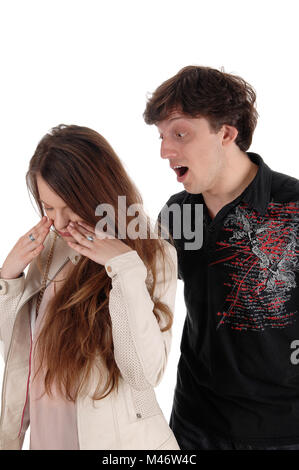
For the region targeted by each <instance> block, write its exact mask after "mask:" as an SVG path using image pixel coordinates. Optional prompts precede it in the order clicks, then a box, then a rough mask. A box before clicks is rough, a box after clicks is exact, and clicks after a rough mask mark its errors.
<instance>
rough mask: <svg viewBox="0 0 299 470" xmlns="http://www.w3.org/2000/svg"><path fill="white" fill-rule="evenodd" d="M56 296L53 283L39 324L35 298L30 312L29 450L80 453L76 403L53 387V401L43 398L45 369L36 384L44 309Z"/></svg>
mask: <svg viewBox="0 0 299 470" xmlns="http://www.w3.org/2000/svg"><path fill="white" fill-rule="evenodd" d="M71 265H72V263H71V262H70V261H69V262H68V263H66V265H65V266H64V267H63V269H62V270H61V271H60V272H59V273H58V275H57V276H56V278H55V280H59V279H63V277H64V276H65V274H66V273H67V271H68V269H69V268H70V267H71ZM60 285H61V283H58V285H57V288H58V286H59V288H60ZM53 295H54V282H51V283H50V284H49V285H48V286H47V288H46V290H45V292H44V295H43V298H42V301H41V304H40V308H39V313H38V317H37V319H36V321H35V315H36V313H35V305H36V298H37V297H36V296H35V297H34V300H33V302H32V308H31V324H32V325H33V326H34V330H33V344H32V359H31V374H30V389H29V390H30V391H29V400H30V401H29V411H30V450H79V442H78V432H77V420H76V405H75V403H74V402H71V401H68V400H66V399H64V398H63V397H62V396H61V395H60V394H59V393H58V392H57V391H56V388H55V385H54V384H53V386H52V388H51V390H52V393H53V397H50V396H49V395H47V394H46V393H45V394H44V395H43V393H44V391H45V389H44V375H43V370H42V369H41V370H40V371H39V373H38V375H37V376H36V377H35V379H34V380H33V377H34V376H35V372H36V370H37V369H36V364H35V360H34V357H33V352H34V346H35V340H36V338H37V334H38V333H39V331H40V330H41V327H42V325H43V318H44V313H45V307H46V305H47V302H48V301H49V300H50V298H51V297H52V296H53ZM34 324H35V325H34Z"/></svg>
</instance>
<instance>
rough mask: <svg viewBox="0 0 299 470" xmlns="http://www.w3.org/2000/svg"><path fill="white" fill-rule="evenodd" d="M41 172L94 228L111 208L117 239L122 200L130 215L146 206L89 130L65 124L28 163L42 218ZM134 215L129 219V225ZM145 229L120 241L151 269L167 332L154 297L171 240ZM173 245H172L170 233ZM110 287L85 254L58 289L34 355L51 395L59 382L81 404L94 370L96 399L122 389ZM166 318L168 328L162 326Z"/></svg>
mask: <svg viewBox="0 0 299 470" xmlns="http://www.w3.org/2000/svg"><path fill="white" fill-rule="evenodd" d="M37 175H40V176H41V177H42V178H43V179H44V181H46V183H47V184H48V185H49V186H50V187H51V189H52V190H53V191H54V192H55V193H56V194H57V195H58V196H60V197H61V198H62V199H63V200H64V201H65V203H66V204H67V206H68V207H69V208H70V209H71V210H72V211H73V212H74V213H75V214H77V215H78V216H79V217H80V218H81V219H82V220H84V221H85V222H86V223H88V224H89V225H91V226H95V225H96V223H97V222H98V221H99V216H96V215H95V209H96V207H97V206H98V205H99V204H100V203H108V204H110V205H111V206H113V208H114V211H115V237H116V238H117V237H118V223H117V222H118V220H119V219H118V196H119V195H123V196H126V210H127V208H128V206H130V205H131V204H136V203H137V204H140V205H141V207H142V204H143V201H142V197H141V195H140V193H139V191H138V189H137V188H136V186H135V185H134V183H133V182H132V181H131V179H130V177H129V176H128V174H127V172H126V171H125V169H124V167H123V165H122V163H121V161H120V159H119V158H118V156H117V155H116V154H115V152H114V150H113V149H112V148H111V146H110V145H109V144H108V142H107V141H106V140H105V139H104V138H103V137H102V136H101V135H100V134H99V133H97V132H96V131H94V130H92V129H89V128H87V127H81V126H77V125H63V124H61V125H59V126H57V127H54V128H53V129H51V131H50V132H49V133H47V134H46V135H45V136H44V137H43V138H42V139H41V141H40V142H39V144H38V146H37V148H36V151H35V153H34V155H33V157H32V158H31V160H30V164H29V169H28V172H27V174H26V182H27V187H28V189H29V191H30V192H31V194H32V195H33V197H34V199H35V202H36V204H37V206H38V208H39V212H40V215H41V216H42V215H44V209H43V206H42V204H41V201H40V196H39V192H38V186H37V178H36V177H37ZM143 215H144V216H145V213H143ZM133 217H134V216H126V219H125V220H126V224H127V226H128V224H129V222H130V220H132V218H133ZM147 220H148V221H149V220H150V219H149V218H147ZM146 226H147V238H136V239H131V238H129V237H127V234H126V238H124V239H123V238H122V241H123V242H124V243H126V244H127V245H128V246H129V247H131V248H132V249H133V250H136V251H137V253H138V255H139V256H140V258H141V259H142V261H143V263H144V264H145V266H146V268H147V271H148V276H149V278H150V280H151V282H149V283H148V282H147V288H148V292H149V294H150V296H151V299H152V301H153V303H154V308H153V313H154V315H155V316H156V318H157V321H158V323H159V324H160V329H161V331H166V330H168V329H169V328H171V326H172V319H173V316H172V312H171V310H170V309H169V307H168V306H167V305H166V304H164V303H162V302H161V301H159V299H158V298H155V296H154V290H155V286H156V278H157V272H156V261H157V257H160V258H161V259H162V260H163V263H164V264H163V266H164V278H165V262H169V261H170V259H169V257H168V256H166V255H167V254H166V251H165V242H164V241H163V240H162V238H161V237H160V235H159V236H156V237H154V238H153V237H151V235H150V234H151V233H153V232H152V227H151V224H147V225H146ZM159 227H161V226H160V224H159ZM163 230H165V228H163ZM164 233H165V232H164ZM156 235H157V234H156ZM163 238H165V236H163ZM169 240H170V241H171V243H172V244H174V243H173V239H172V237H171V236H169ZM40 256H41V255H40ZM40 256H39V262H40ZM147 281H148V279H147ZM110 290H111V278H110V277H109V276H108V275H107V273H106V271H105V267H104V266H102V265H100V264H98V263H95V262H94V261H92V260H90V259H89V258H87V257H84V256H81V258H80V260H79V262H78V263H77V264H76V265H74V267H73V268H72V270H71V271H70V272H69V274H67V275H66V279H65V282H64V284H63V289H58V291H57V292H56V294H55V295H54V297H53V298H52V299H51V301H50V302H49V303H48V305H47V310H46V315H45V322H44V326H43V328H42V330H41V332H40V334H39V336H38V339H37V342H36V350H37V351H38V357H39V368H38V370H40V368H41V367H42V368H43V370H44V371H45V391H46V392H47V393H48V394H49V395H51V393H52V390H51V388H52V385H53V383H54V382H55V384H56V386H57V390H58V391H59V392H60V393H61V394H62V395H63V396H65V397H66V398H67V399H68V400H71V401H75V400H76V398H77V397H78V394H79V393H80V392H81V391H82V390H83V389H84V388H85V386H86V385H87V383H88V381H89V379H90V378H91V372H92V369H93V366H95V365H96V366H97V367H98V369H99V374H100V375H99V380H98V385H97V387H96V389H95V392H94V394H93V399H95V400H100V399H102V398H104V397H105V396H107V395H108V394H109V393H110V392H111V391H112V390H113V389H114V388H115V387H116V388H117V386H118V381H119V377H120V375H121V374H120V371H119V369H118V367H117V364H116V362H115V359H114V353H113V338H112V326H111V319H110V314H109V308H108V300H109V292H110ZM161 313H162V316H163V325H164V327H161V320H162V317H161ZM98 359H99V360H100V362H99V361H98ZM99 364H104V365H105V370H101V367H99Z"/></svg>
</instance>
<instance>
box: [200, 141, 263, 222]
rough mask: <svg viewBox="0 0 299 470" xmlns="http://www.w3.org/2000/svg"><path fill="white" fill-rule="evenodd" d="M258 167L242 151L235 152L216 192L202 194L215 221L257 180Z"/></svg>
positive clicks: (218, 183) (222, 174)
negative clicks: (222, 210) (228, 205)
mask: <svg viewBox="0 0 299 470" xmlns="http://www.w3.org/2000/svg"><path fill="white" fill-rule="evenodd" d="M257 171H258V165H256V164H255V163H253V162H252V161H251V160H250V158H249V157H248V155H246V153H245V152H242V151H241V150H239V149H238V150H237V151H233V152H231V154H230V155H229V156H228V158H227V159H226V165H225V168H224V169H223V170H222V172H221V180H219V181H217V184H216V185H215V186H214V187H215V188H217V189H215V190H208V191H205V192H203V193H202V195H203V198H204V200H205V203H206V206H207V208H208V212H209V214H210V216H211V218H212V219H213V218H214V217H215V216H216V215H217V213H218V212H219V211H220V210H221V209H222V207H224V206H225V205H226V204H228V203H229V202H231V201H233V200H234V199H236V198H237V197H238V196H239V195H240V194H242V192H243V191H244V189H246V188H247V186H248V185H249V184H250V183H251V181H252V180H253V179H254V178H255V175H256V173H257Z"/></svg>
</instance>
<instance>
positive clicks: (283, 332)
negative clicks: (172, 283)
mask: <svg viewBox="0 0 299 470" xmlns="http://www.w3.org/2000/svg"><path fill="white" fill-rule="evenodd" d="M255 100H256V96H255V92H254V90H253V89H252V87H251V86H250V85H249V84H248V83H246V82H245V81H244V80H243V79H241V78H240V77H237V76H234V75H230V74H227V73H224V72H220V71H218V70H215V69H212V68H209V67H196V66H188V67H185V68H183V69H182V70H180V71H179V72H178V73H177V74H176V75H175V76H174V77H172V78H170V79H169V80H167V81H165V82H164V83H162V85H161V86H159V87H158V88H157V90H156V91H155V92H154V93H153V95H152V96H151V98H150V99H149V101H148V103H147V106H146V110H145V113H144V118H145V122H146V123H147V124H155V125H156V126H157V127H158V130H159V133H160V137H161V139H162V142H161V157H162V158H163V159H165V160H168V161H169V165H170V167H171V168H172V170H174V171H175V173H176V174H177V179H178V181H179V182H181V183H182V184H183V186H184V190H183V191H181V192H179V193H177V194H174V195H173V196H171V197H170V199H169V200H168V201H167V203H166V205H165V206H164V208H163V210H165V208H168V210H169V214H170V215H171V213H172V212H171V207H176V208H177V207H179V208H180V209H181V212H180V213H181V214H183V210H184V206H188V207H189V209H190V208H191V209H190V210H191V215H192V216H193V219H192V223H193V229H194V228H195V229H196V227H197V229H198V224H197V223H196V220H195V214H196V206H198V205H199V204H200V205H202V209H203V217H202V227H201V229H202V231H203V232H202V235H203V238H202V244H201V246H200V247H199V248H198V247H197V248H196V249H193V250H192V249H186V239H185V238H184V236H183V235H182V236H181V237H175V236H174V242H175V245H176V248H177V253H178V263H179V279H181V280H183V282H184V297H185V303H186V308H187V316H186V320H185V325H184V329H183V335H182V341H181V356H180V360H179V364H178V375H177V384H176V389H175V395H174V403H173V409H172V414H171V420H170V426H171V428H172V429H173V431H174V434H175V436H176V438H177V441H178V443H179V445H180V447H181V448H182V449H269V448H272V449H273V448H275V449H280V448H283V449H299V364H298V362H299V361H298V356H299V355H298V354H297V353H298V351H297V349H298V345H299V288H298V287H299V276H298V273H299V269H298V266H299V263H298V222H299V217H298V215H299V211H298V208H299V204H298V201H299V181H298V180H297V179H295V178H293V177H290V176H287V175H284V174H281V173H278V172H275V171H273V170H271V169H270V168H269V167H268V166H267V165H266V163H265V162H264V161H263V159H262V158H261V156H259V155H258V154H256V153H252V152H248V151H247V150H248V148H249V147H250V144H251V141H252V135H253V132H254V129H255V126H256V122H257V116H258V114H257V111H256V109H255ZM161 213H162V211H161ZM161 213H160V214H159V220H161ZM181 217H182V220H181V221H180V222H182V223H183V216H181ZM169 230H170V234H171V235H173V232H174V217H172V218H170V224H169ZM188 242H190V240H188ZM297 364H298V365H297Z"/></svg>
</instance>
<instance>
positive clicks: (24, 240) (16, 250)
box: [1, 216, 53, 279]
mask: <svg viewBox="0 0 299 470" xmlns="http://www.w3.org/2000/svg"><path fill="white" fill-rule="evenodd" d="M52 224H53V220H52V219H48V218H47V217H46V216H43V217H42V219H41V221H40V222H39V223H38V224H37V225H35V226H34V227H32V228H31V229H30V230H29V231H28V232H27V233H25V235H23V236H22V237H21V238H19V240H18V241H17V243H16V244H15V246H14V247H13V249H12V250H11V251H10V252H9V253H8V256H7V258H6V259H5V261H4V263H3V265H2V269H1V278H2V279H15V278H17V277H19V275H20V274H21V273H22V272H23V271H24V269H25V268H26V266H28V264H29V263H31V261H32V260H33V259H34V258H36V257H37V256H38V255H39V254H40V252H41V251H42V250H43V248H44V245H43V242H44V241H45V238H46V236H47V235H48V233H49V230H50V227H51V225H52ZM30 234H32V236H33V237H34V238H35V241H32V240H30V238H29V235H30Z"/></svg>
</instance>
